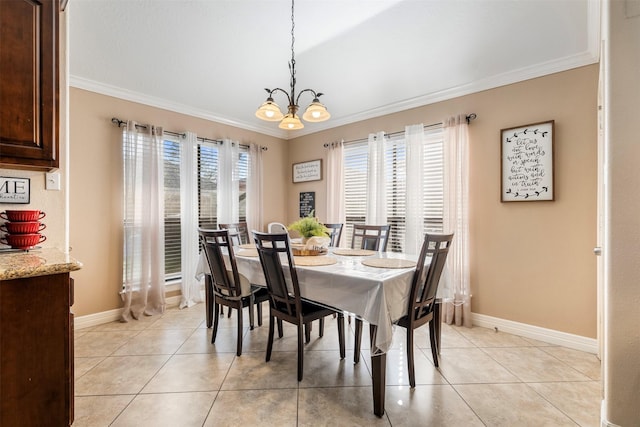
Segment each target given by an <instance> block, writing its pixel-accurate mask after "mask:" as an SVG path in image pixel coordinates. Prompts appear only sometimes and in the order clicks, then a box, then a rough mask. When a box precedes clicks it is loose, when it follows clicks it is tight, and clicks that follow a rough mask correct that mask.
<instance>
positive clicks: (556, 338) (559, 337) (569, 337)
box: [74, 295, 613, 426]
mask: <svg viewBox="0 0 640 427" xmlns="http://www.w3.org/2000/svg"><path fill="white" fill-rule="evenodd" d="M180 298H181V297H180V295H178V296H174V297H170V298H167V299H166V304H167V307H177V306H178V305H179V304H180ZM121 313H122V309H121V308H119V309H115V310H109V311H103V312H101V313H94V314H88V315H86V316H77V317H76V318H75V322H74V323H75V329H76V330H78V329H84V328H90V327H92V326H98V325H102V324H103V323H109V322H115V321H116V320H118V319H120V315H121ZM471 319H472V321H473V324H474V325H475V326H480V327H483V328H489V329H495V328H498V330H500V331H502V332H507V333H509V334H513V335H518V336H521V337H525V338H531V339H535V340H538V341H542V342H546V343H549V344H556V345H561V346H563V347H568V348H573V349H575V350H580V351H586V352H588V353H593V354H597V353H598V341H597V340H596V339H593V338H586V337H582V336H580V335H574V334H569V333H567V332H560V331H556V330H553V329H547V328H541V327H539V326H532V325H527V324H525V323H519V322H514V321H511V320H505V319H500V318H497V317H491V316H486V315H484V314H478V313H471ZM603 426H605V424H603ZM611 426H613V424H611Z"/></svg>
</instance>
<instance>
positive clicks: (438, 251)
mask: <svg viewBox="0 0 640 427" xmlns="http://www.w3.org/2000/svg"><path fill="white" fill-rule="evenodd" d="M452 240H453V234H429V233H427V234H425V236H424V242H423V243H422V249H421V250H420V255H419V257H418V262H417V265H416V271H415V273H414V275H413V280H412V283H411V296H410V298H409V312H408V313H409V315H410V316H411V315H412V316H413V320H418V319H420V318H421V317H424V316H426V315H428V314H429V313H431V312H432V311H433V303H434V301H435V298H436V294H437V292H438V284H439V282H440V277H441V276H442V270H443V269H444V265H445V262H446V260H447V254H448V253H449V247H450V246H451V242H452ZM427 257H430V258H431V260H430V262H429V264H428V266H427V267H426V270H425V261H426V258H427Z"/></svg>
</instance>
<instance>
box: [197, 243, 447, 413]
mask: <svg viewBox="0 0 640 427" xmlns="http://www.w3.org/2000/svg"><path fill="white" fill-rule="evenodd" d="M234 255H235V259H236V265H237V267H238V272H239V273H240V274H242V275H243V276H245V277H246V278H247V279H248V280H249V282H250V283H253V284H256V285H262V286H266V281H265V278H264V274H263V271H262V266H261V264H260V259H259V257H258V254H257V251H256V249H255V247H253V246H252V245H241V246H240V247H238V248H236V249H235V250H234ZM416 259H417V255H411V254H405V253H399V252H376V251H365V250H359V249H346V248H329V250H328V252H327V253H326V254H323V255H317V256H294V263H295V265H296V271H297V275H298V282H299V285H300V294H301V296H302V297H303V298H305V299H307V300H310V301H313V302H315V303H319V304H323V305H326V306H328V307H332V308H336V309H339V310H343V311H344V312H347V313H350V314H353V315H355V316H357V317H358V318H360V319H362V320H364V321H366V322H368V323H369V334H370V338H371V339H370V341H371V369H372V386H373V387H372V388H373V412H374V414H376V415H377V416H379V417H381V416H382V415H383V414H384V411H385V408H384V401H385V385H386V384H385V383H386V378H385V377H386V353H387V351H388V350H389V349H390V348H391V345H392V340H393V327H394V326H393V325H394V322H395V321H397V320H398V319H400V318H401V317H402V316H404V315H405V314H406V313H407V308H408V299H409V293H410V290H411V282H412V279H413V276H414V271H415V263H416ZM283 264H285V263H284V262H283ZM196 271H197V273H196V275H197V277H199V278H201V277H202V276H203V275H204V274H207V273H208V265H207V262H206V258H205V257H204V256H202V255H201V256H200V260H199V263H198V267H197V270H196ZM287 276H288V270H287V269H285V277H287ZM439 306H440V304H436V306H435V310H434V318H436V319H439V318H440V307H439ZM439 326H440V323H439V321H437V322H436V335H437V336H436V342H437V343H438V344H439V343H440V339H439V338H440V327H439ZM438 347H439V345H438Z"/></svg>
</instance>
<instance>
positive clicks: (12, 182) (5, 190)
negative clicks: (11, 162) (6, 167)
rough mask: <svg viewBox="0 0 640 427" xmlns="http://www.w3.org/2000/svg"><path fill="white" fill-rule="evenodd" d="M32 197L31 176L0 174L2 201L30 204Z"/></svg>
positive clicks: (0, 195) (0, 199)
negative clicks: (19, 176)
mask: <svg viewBox="0 0 640 427" xmlns="http://www.w3.org/2000/svg"><path fill="white" fill-rule="evenodd" d="M30 198H31V179H30V178H16V177H9V176H0V203H12V204H14V203H15V204H28V203H29V202H30Z"/></svg>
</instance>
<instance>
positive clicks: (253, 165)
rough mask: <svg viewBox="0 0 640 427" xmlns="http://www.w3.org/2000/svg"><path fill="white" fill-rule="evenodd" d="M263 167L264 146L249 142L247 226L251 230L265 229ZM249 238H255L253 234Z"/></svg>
mask: <svg viewBox="0 0 640 427" xmlns="http://www.w3.org/2000/svg"><path fill="white" fill-rule="evenodd" d="M262 168H263V166H262V147H260V146H259V145H258V144H253V143H252V144H249V175H248V177H247V228H248V229H249V231H251V230H257V231H262V230H263V223H264V217H263V215H262V208H263V206H262V202H263V199H262V198H263V188H262V172H263V169H262ZM249 238H250V239H253V237H251V236H249Z"/></svg>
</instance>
